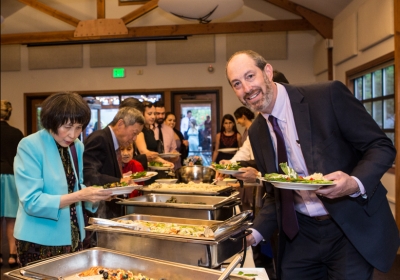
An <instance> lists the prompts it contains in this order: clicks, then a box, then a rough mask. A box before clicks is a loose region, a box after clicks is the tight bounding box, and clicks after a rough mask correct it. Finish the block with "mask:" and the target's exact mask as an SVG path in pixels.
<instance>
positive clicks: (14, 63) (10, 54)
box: [1, 45, 21, 72]
mask: <svg viewBox="0 0 400 280" xmlns="http://www.w3.org/2000/svg"><path fill="white" fill-rule="evenodd" d="M20 70H21V46H20V45H1V71H2V72H5V71H20Z"/></svg>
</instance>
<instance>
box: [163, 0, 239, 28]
mask: <svg viewBox="0 0 400 280" xmlns="http://www.w3.org/2000/svg"><path fill="white" fill-rule="evenodd" d="M242 6H243V0H159V2H158V7H160V8H161V9H163V10H164V11H166V12H168V13H171V14H173V15H175V16H177V17H180V18H183V19H187V20H198V21H199V22H200V23H209V22H210V21H211V20H213V19H216V18H222V17H224V16H227V15H229V14H232V13H233V12H235V11H237V10H239V9H240V8H241V7H242Z"/></svg>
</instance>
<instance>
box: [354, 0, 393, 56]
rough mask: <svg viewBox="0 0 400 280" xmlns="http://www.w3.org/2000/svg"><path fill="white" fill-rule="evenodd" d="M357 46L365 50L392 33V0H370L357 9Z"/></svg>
mask: <svg viewBox="0 0 400 280" xmlns="http://www.w3.org/2000/svg"><path fill="white" fill-rule="evenodd" d="M358 28H359V29H358V47H359V49H360V50H361V51H362V50H365V49H367V48H369V47H371V46H373V45H375V44H376V43H379V42H381V41H382V40H385V39H387V38H389V37H391V36H393V34H394V12H393V0H370V1H367V2H365V3H364V4H363V5H361V6H360V8H359V9H358Z"/></svg>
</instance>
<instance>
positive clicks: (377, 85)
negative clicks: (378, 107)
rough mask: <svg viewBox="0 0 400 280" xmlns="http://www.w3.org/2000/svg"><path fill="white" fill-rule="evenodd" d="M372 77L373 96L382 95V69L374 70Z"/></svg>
mask: <svg viewBox="0 0 400 280" xmlns="http://www.w3.org/2000/svg"><path fill="white" fill-rule="evenodd" d="M373 77H374V79H373V86H372V91H373V97H379V96H382V70H378V71H375V72H374V73H373Z"/></svg>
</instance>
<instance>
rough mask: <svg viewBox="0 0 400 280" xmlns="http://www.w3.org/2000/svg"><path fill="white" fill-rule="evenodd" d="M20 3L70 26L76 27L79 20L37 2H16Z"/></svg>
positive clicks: (23, 0)
mask: <svg viewBox="0 0 400 280" xmlns="http://www.w3.org/2000/svg"><path fill="white" fill-rule="evenodd" d="M18 1H19V2H21V3H24V4H25V5H27V6H30V7H32V8H34V9H36V10H39V11H41V12H43V13H45V14H48V15H50V16H52V17H54V18H56V19H59V20H61V21H63V22H66V23H68V24H70V25H72V26H75V27H76V26H78V24H79V21H80V20H79V19H77V18H74V17H72V16H70V15H68V14H65V13H63V12H60V11H58V10H56V9H54V8H52V7H49V6H47V5H46V4H43V3H41V2H39V1H36V0H18Z"/></svg>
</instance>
